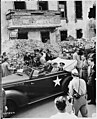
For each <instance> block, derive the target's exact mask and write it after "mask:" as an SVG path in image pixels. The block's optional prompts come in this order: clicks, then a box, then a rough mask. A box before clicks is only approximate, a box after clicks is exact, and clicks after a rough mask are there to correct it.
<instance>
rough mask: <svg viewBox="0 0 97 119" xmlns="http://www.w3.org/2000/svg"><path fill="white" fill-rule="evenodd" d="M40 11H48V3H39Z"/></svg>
mask: <svg viewBox="0 0 97 119" xmlns="http://www.w3.org/2000/svg"><path fill="white" fill-rule="evenodd" d="M38 5H39V10H48V1H39V2H38Z"/></svg>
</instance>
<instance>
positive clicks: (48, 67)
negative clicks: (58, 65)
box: [39, 62, 53, 74]
mask: <svg viewBox="0 0 97 119" xmlns="http://www.w3.org/2000/svg"><path fill="white" fill-rule="evenodd" d="M52 68H53V67H52V65H51V63H50V62H46V63H45V64H44V67H43V68H42V69H41V70H40V71H39V74H41V73H44V74H46V73H50V72H51V70H52Z"/></svg>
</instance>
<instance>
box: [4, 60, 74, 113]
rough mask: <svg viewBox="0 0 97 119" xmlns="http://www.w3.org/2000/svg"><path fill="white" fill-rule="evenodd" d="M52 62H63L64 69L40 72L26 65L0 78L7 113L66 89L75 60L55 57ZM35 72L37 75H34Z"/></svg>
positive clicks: (65, 91)
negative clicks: (18, 70) (4, 94)
mask: <svg viewBox="0 0 97 119" xmlns="http://www.w3.org/2000/svg"><path fill="white" fill-rule="evenodd" d="M52 62H57V63H58V64H59V63H60V62H64V63H65V66H64V70H63V71H58V72H55V73H51V72H49V73H43V72H42V74H41V73H40V74H39V70H36V69H32V68H30V67H27V68H26V69H21V70H20V72H17V73H15V74H12V75H9V76H6V77H3V78H2V84H3V88H4V90H5V93H6V100H7V101H6V102H7V108H8V110H7V113H8V115H10V114H13V113H15V112H16V111H17V109H18V108H19V107H22V106H25V105H27V104H32V103H35V102H38V101H41V100H44V99H46V98H50V97H52V96H55V95H58V94H61V93H63V92H64V94H66V93H67V91H68V83H69V82H70V80H71V79H72V76H71V70H72V69H74V67H75V66H76V61H75V60H64V59H60V58H57V59H55V60H53V61H52ZM36 74H37V75H36Z"/></svg>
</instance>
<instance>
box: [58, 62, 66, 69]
mask: <svg viewBox="0 0 97 119" xmlns="http://www.w3.org/2000/svg"><path fill="white" fill-rule="evenodd" d="M64 66H65V63H63V62H60V66H59V71H63V70H64Z"/></svg>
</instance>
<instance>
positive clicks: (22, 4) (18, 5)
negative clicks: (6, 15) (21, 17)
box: [14, 1, 26, 9]
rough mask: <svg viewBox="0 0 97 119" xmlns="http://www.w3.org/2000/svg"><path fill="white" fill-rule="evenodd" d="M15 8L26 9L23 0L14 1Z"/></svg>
mask: <svg viewBox="0 0 97 119" xmlns="http://www.w3.org/2000/svg"><path fill="white" fill-rule="evenodd" d="M14 7H15V9H26V3H25V1H14Z"/></svg>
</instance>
